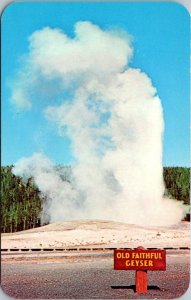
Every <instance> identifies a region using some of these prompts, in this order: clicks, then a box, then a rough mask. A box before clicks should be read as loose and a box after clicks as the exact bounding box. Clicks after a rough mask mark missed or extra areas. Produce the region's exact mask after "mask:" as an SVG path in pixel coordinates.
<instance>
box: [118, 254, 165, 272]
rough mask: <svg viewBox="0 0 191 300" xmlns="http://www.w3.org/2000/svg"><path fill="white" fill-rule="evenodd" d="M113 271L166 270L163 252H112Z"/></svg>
mask: <svg viewBox="0 0 191 300" xmlns="http://www.w3.org/2000/svg"><path fill="white" fill-rule="evenodd" d="M114 270H151V271H154V270H160V271H165V270H166V251H165V250H142V249H136V250H114Z"/></svg>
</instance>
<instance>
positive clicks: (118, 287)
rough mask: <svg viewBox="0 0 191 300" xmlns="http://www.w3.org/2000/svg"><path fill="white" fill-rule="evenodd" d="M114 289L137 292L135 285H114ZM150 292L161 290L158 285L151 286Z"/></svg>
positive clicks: (149, 287)
mask: <svg viewBox="0 0 191 300" xmlns="http://www.w3.org/2000/svg"><path fill="white" fill-rule="evenodd" d="M111 288H112V289H116V290H118V289H126V290H133V291H134V292H136V286H135V284H132V285H112V286H111ZM147 289H148V290H160V288H159V287H158V286H157V285H149V286H148V287H147Z"/></svg>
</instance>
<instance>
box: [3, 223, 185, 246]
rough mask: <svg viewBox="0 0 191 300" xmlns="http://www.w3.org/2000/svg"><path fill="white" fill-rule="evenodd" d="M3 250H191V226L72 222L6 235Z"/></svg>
mask: <svg viewBox="0 0 191 300" xmlns="http://www.w3.org/2000/svg"><path fill="white" fill-rule="evenodd" d="M1 243H2V244H1V247H2V248H19V249H20V248H45V247H49V248H50V247H51V248H59V247H83V246H90V247H91V246H96V247H125V248H128V247H129V248H135V247H138V246H140V245H141V246H143V247H145V248H148V247H157V248H164V247H174V248H176V247H190V223H189V222H181V223H180V224H178V225H174V226H171V227H141V226H137V225H129V224H126V223H121V222H113V221H98V220H96V221H89V220H83V221H82V220H80V221H70V222H62V223H54V224H49V225H46V226H42V227H39V228H34V229H29V230H25V231H20V232H16V233H4V234H2V239H1Z"/></svg>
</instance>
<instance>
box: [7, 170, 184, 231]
mask: <svg viewBox="0 0 191 300" xmlns="http://www.w3.org/2000/svg"><path fill="white" fill-rule="evenodd" d="M56 168H58V169H59V170H60V169H62V168H63V169H64V168H65V169H66V171H63V172H62V173H61V178H62V180H67V181H70V174H71V170H70V167H61V166H57V167H56ZM12 169H13V166H6V167H1V232H15V231H21V230H26V229H30V228H34V227H39V226H41V225H42V224H41V213H42V207H43V202H44V201H46V199H45V198H44V197H43V195H42V194H41V192H40V191H39V189H38V188H37V186H36V185H35V183H34V180H33V178H29V179H27V181H24V180H23V179H22V178H21V177H19V176H16V175H14V174H13V172H12ZM163 177H164V182H165V187H166V190H165V194H166V195H168V196H170V197H172V198H175V199H177V200H180V201H183V202H184V203H185V204H189V199H190V195H189V191H190V180H189V179H190V169H189V168H182V167H164V168H163Z"/></svg>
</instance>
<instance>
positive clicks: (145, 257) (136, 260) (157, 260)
mask: <svg viewBox="0 0 191 300" xmlns="http://www.w3.org/2000/svg"><path fill="white" fill-rule="evenodd" d="M114 270H135V271H136V274H135V283H136V293H139V294H140V293H147V285H148V279H147V271H148V270H150V271H156V270H157V271H165V270H166V251H165V250H147V249H145V248H143V247H138V248H136V249H135V250H126V249H117V250H114Z"/></svg>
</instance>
